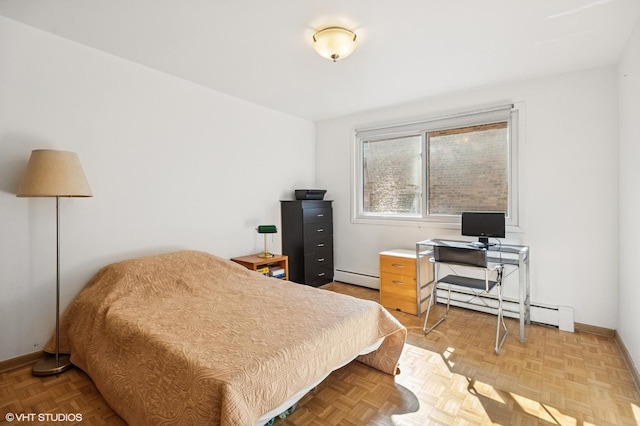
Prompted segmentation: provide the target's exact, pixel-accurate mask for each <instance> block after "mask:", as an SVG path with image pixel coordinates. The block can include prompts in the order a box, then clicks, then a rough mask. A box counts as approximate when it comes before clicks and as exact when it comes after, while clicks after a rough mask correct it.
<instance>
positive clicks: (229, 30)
mask: <svg viewBox="0 0 640 426" xmlns="http://www.w3.org/2000/svg"><path fill="white" fill-rule="evenodd" d="M0 14H2V15H4V16H6V17H8V18H11V19H14V20H16V21H19V22H23V23H25V24H27V25H31V26H33V27H36V28H40V29H42V30H44V31H48V32H50V33H53V34H57V35H59V36H61V37H64V38H67V39H70V40H74V41H76V42H78V43H81V44H84V45H87V46H90V47H93V48H96V49H99V50H102V51H105V52H108V53H111V54H113V55H116V56H119V57H122V58H125V59H128V60H131V61H134V62H137V63H139V64H143V65H145V66H148V67H151V68H155V69H157V70H160V71H163V72H166V73H169V74H172V75H174V76H177V77H180V78H183V79H186V80H190V81H192V82H195V83H197V84H200V85H202V86H206V87H210V88H212V89H214V90H217V91H220V92H224V93H227V94H229V95H232V96H235V97H238V98H242V99H246V100H248V101H250V102H254V103H256V104H259V105H263V106H265V107H268V108H271V109H274V110H278V111H282V112H284V113H288V114H291V115H295V116H299V117H302V118H305V119H309V120H314V121H316V120H322V119H326V118H331V117H335V116H340V115H344V114H348V113H351V112H356V111H361V110H366V109H370V108H375V107H379V106H384V105H390V104H395V103H400V102H405V101H410V100H414V99H419V98H423V97H427V96H431V95H435V94H439V93H444V92H451V91H454V90H459V89H464V88H470V87H476V86H485V85H491V84H496V83H499V82H504V81H513V80H520V79H527V78H533V77H539V76H545V75H552V74H560V73H565V72H572V71H576V70H580V69H587V68H593V67H599V66H604V65H610V64H615V63H617V62H618V60H619V58H620V55H621V53H622V50H623V48H624V46H625V44H626V42H627V40H628V39H629V36H630V35H631V30H632V28H633V26H634V24H635V23H636V22H637V21H638V17H639V16H640V0H396V1H392V0H270V1H267V0H0ZM332 25H341V26H345V27H347V28H349V29H351V30H353V31H354V32H356V34H357V36H358V44H359V45H358V48H357V50H356V51H355V52H354V53H353V54H352V55H351V56H349V57H348V58H346V59H344V60H343V61H339V62H337V63H332V62H330V61H328V60H326V59H323V58H321V57H320V56H318V55H317V54H316V52H315V51H314V49H313V46H312V35H313V34H314V33H315V31H317V30H320V29H322V28H324V27H326V26H332Z"/></svg>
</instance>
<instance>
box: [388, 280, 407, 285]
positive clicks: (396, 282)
mask: <svg viewBox="0 0 640 426" xmlns="http://www.w3.org/2000/svg"><path fill="white" fill-rule="evenodd" d="M391 282H392V283H394V284H397V285H404V282H402V281H396V280H393V281H391Z"/></svg>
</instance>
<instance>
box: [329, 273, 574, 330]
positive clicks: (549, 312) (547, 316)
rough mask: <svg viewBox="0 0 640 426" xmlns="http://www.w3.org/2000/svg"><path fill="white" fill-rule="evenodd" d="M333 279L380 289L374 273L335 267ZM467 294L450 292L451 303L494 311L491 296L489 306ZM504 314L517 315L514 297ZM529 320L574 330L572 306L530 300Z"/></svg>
mask: <svg viewBox="0 0 640 426" xmlns="http://www.w3.org/2000/svg"><path fill="white" fill-rule="evenodd" d="M333 279H334V280H336V281H341V282H344V283H349V284H355V285H359V286H362V287H368V288H373V289H376V290H377V289H380V279H379V277H378V276H375V275H368V274H362V273H358V272H351V271H345V270H340V269H336V270H335V273H334V276H333ZM438 293H439V294H438V302H440V303H446V293H444V292H443V291H441V290H439V291H438ZM469 297H470V296H469V294H468V293H465V292H456V291H453V292H452V293H451V304H452V305H454V306H459V307H462V308H467V309H473V310H476V311H481V312H488V313H495V307H494V306H495V304H494V300H492V298H491V297H488V298H483V300H485V302H486V303H487V304H488V305H489V306H485V305H484V304H483V303H482V302H478V300H477V299H476V300H475V301H471V302H469ZM503 308H504V316H506V317H510V318H518V317H519V305H518V301H517V300H514V299H508V300H507V299H504V300H503ZM531 321H532V322H535V323H539V324H545V325H552V326H555V327H558V329H560V330H562V331H569V332H572V333H573V331H574V322H573V308H572V307H570V306H552V305H545V304H542V303H536V302H531Z"/></svg>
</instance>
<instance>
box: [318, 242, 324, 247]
mask: <svg viewBox="0 0 640 426" xmlns="http://www.w3.org/2000/svg"><path fill="white" fill-rule="evenodd" d="M316 246H317V247H324V243H318V244H316Z"/></svg>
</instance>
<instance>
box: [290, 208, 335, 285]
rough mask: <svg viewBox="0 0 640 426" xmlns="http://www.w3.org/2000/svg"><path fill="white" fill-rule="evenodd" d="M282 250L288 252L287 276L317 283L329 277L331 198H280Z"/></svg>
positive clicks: (291, 279) (325, 280) (330, 275)
mask: <svg viewBox="0 0 640 426" xmlns="http://www.w3.org/2000/svg"><path fill="white" fill-rule="evenodd" d="M280 207H281V214H282V224H281V230H282V254H285V255H287V256H289V280H290V281H294V282H297V283H300V284H307V285H310V286H313V287H318V286H321V285H323V284H326V283H329V282H331V281H333V209H332V207H331V201H324V200H323V201H320V200H295V201H281V202H280Z"/></svg>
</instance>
